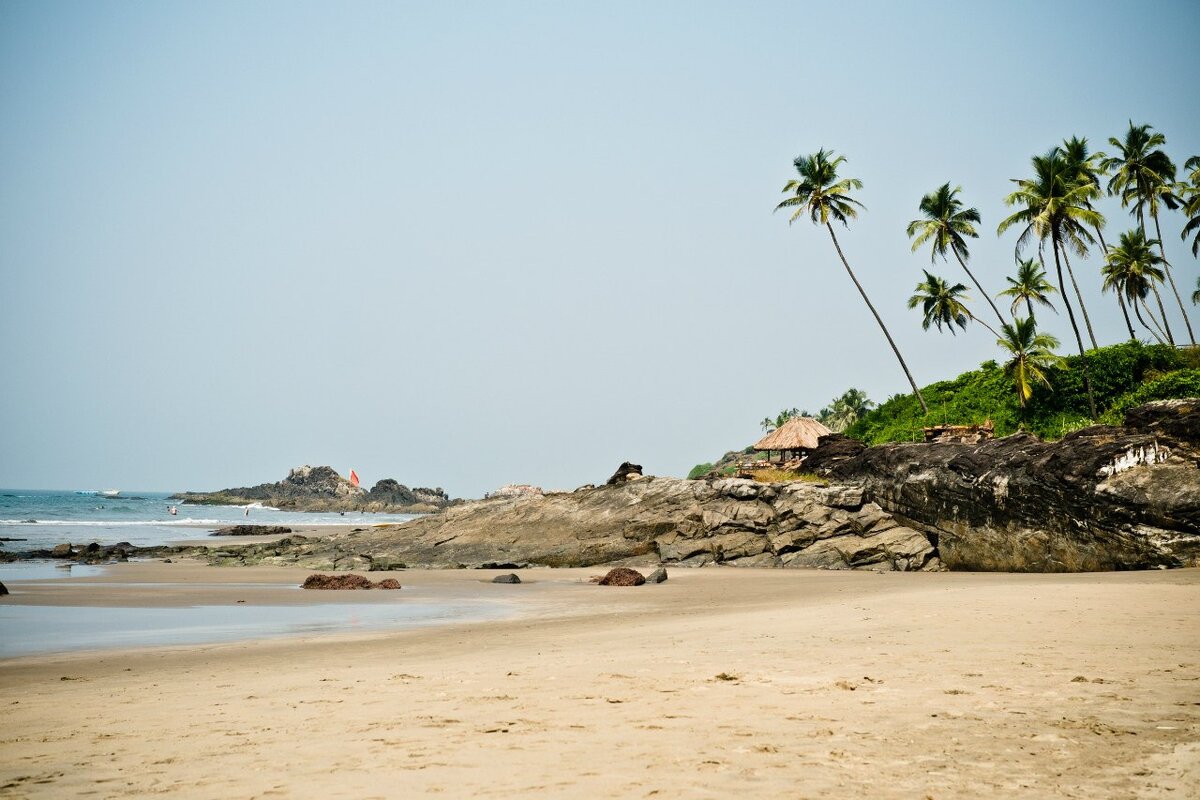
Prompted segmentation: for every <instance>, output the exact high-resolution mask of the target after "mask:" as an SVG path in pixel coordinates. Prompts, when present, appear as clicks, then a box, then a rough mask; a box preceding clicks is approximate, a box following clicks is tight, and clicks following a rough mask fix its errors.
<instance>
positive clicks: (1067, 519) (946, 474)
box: [806, 399, 1200, 572]
mask: <svg viewBox="0 0 1200 800" xmlns="http://www.w3.org/2000/svg"><path fill="white" fill-rule="evenodd" d="M1198 465H1200V400H1198V399H1190V400H1167V401H1159V402H1156V403H1149V404H1147V405H1144V406H1139V407H1138V408H1135V409H1133V410H1131V411H1130V412H1129V414H1128V415H1127V418H1126V424H1125V425H1124V426H1122V427H1110V426H1103V425H1097V426H1093V427H1090V428H1084V429H1082V430H1079V431H1075V432H1074V433H1071V434H1068V435H1067V436H1065V437H1063V438H1062V439H1061V440H1060V441H1057V442H1043V441H1041V440H1039V439H1037V438H1036V437H1034V436H1032V435H1030V434H1014V435H1012V436H1007V437H1005V438H1003V439H995V440H991V441H987V442H982V443H979V444H973V445H969V444H890V445H881V446H878V447H870V448H864V447H862V446H861V445H858V446H855V445H853V444H851V443H849V441H847V440H845V437H840V438H839V437H822V441H821V446H820V447H818V449H817V450H815V451H813V453H812V454H811V455H810V456H809V460H808V462H806V467H807V468H809V469H812V470H814V471H816V472H817V473H818V474H821V475H824V476H827V477H828V478H830V479H831V480H834V481H838V482H841V483H848V484H852V485H856V486H858V487H860V488H861V490H862V491H863V493H864V496H865V497H866V498H867V499H868V500H869V501H870V502H871V503H873V504H877V505H878V506H879V507H880V508H881V509H882V510H884V511H886V512H888V513H889V514H891V515H892V516H894V517H896V518H897V519H900V520H902V521H903V522H904V524H906V525H907V526H909V527H910V528H919V529H920V530H921V531H923V532H924V533H925V534H926V535H927V536H928V537H930V538H931V539H932V540H933V541H935V542H936V544H937V549H938V553H939V556H940V559H941V561H942V562H943V563H944V564H945V565H946V566H947V567H949V568H950V569H970V570H1013V571H1033V572H1060V571H1087V570H1108V569H1136V568H1146V567H1153V566H1160V565H1161V566H1196V565H1200V466H1198ZM878 524H879V523H874V525H878ZM871 530H872V531H873V530H875V528H874V527H872V528H871ZM888 546H889V548H890V549H891V550H892V551H893V553H894V554H895V555H896V557H897V558H904V559H911V558H913V555H912V553H911V552H910V551H911V548H906V547H905V545H904V543H903V542H899V541H892V542H890V543H889V545H888Z"/></svg>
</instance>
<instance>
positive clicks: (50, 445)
mask: <svg viewBox="0 0 1200 800" xmlns="http://www.w3.org/2000/svg"><path fill="white" fill-rule="evenodd" d="M1197 30H1200V3H1197V2H1195V0H1180V1H1179V2H1053V3H1044V2H1003V3H1001V2H994V3H986V4H984V3H971V2H946V3H942V2H924V3H920V4H901V3H891V2H858V3H847V2H838V3H820V4H817V3H798V2H795V0H790V1H789V2H771V3H766V2H764V3H752V4H747V3H741V2H739V3H694V2H688V3H652V4H646V3H642V2H630V3H621V2H602V3H601V2H597V3H587V4H583V3H551V2H544V3H515V2H514V3H503V2H494V3H467V2H456V3H422V4H415V3H398V2H390V3H365V2H353V3H337V4H335V3H295V2H288V3H268V2H253V3H245V2H233V3H220V2H191V3H188V2H171V3H154V2H119V3H116V2H78V3H65V2H48V1H47V0H37V1H36V2H13V1H12V0H5V2H3V3H0V187H2V188H0V269H2V277H3V283H2V286H3V288H2V289H0V359H2V361H0V364H2V369H3V391H2V392H0V486H7V487H23V488H36V487H44V488H89V489H90V488H104V487H109V486H114V487H120V488H123V489H137V488H142V489H172V490H174V489H215V488H218V487H223V486H229V485H245V484H252V483H259V482H262V481H267V480H276V479H278V478H281V477H282V476H283V475H284V474H286V472H287V470H288V468H290V467H292V466H296V465H298V464H303V463H311V464H330V465H333V466H334V467H335V468H337V469H339V470H340V471H341V472H343V473H344V474H348V473H349V470H350V469H351V468H352V467H353V468H356V469H357V470H358V472H359V474H360V475H361V476H362V478H363V480H364V482H367V483H368V484H370V483H373V482H374V481H375V480H377V479H379V478H382V477H394V478H396V479H398V480H399V481H401V482H402V483H406V484H409V485H425V486H442V487H444V488H445V489H446V490H447V491H448V492H450V493H451V494H452V495H454V496H478V495H481V494H482V493H483V492H485V491H488V490H490V489H494V488H496V487H498V486H500V485H502V484H505V483H509V482H532V483H537V484H541V485H544V486H547V487H560V488H571V487H574V486H576V485H579V484H582V483H585V482H596V481H602V480H604V479H606V478H607V477H608V476H609V474H611V472H612V471H613V469H614V468H615V467H616V465H617V464H618V463H620V462H621V461H624V460H631V461H635V462H638V463H641V464H643V465H644V466H645V467H646V470H647V471H648V472H651V473H655V474H674V475H680V474H683V473H686V471H687V470H688V469H689V468H690V467H691V466H692V465H693V464H695V463H697V462H699V461H706V460H712V459H713V458H715V457H717V456H719V455H720V454H721V453H722V452H723V451H725V450H726V449H730V448H734V447H740V446H744V445H746V444H748V443H750V442H752V441H754V439H755V438H756V437H757V436H758V435H760V431H759V430H758V427H757V422H758V420H760V419H761V418H762V417H763V416H765V415H767V414H774V413H775V412H776V411H778V410H779V409H780V408H783V407H786V406H793V405H795V406H801V407H807V408H810V409H813V410H815V409H817V408H819V407H820V406H821V405H823V404H825V403H827V402H828V401H829V400H830V399H831V398H832V397H833V396H835V395H836V394H839V393H840V392H842V391H843V390H845V389H846V388H848V387H850V386H856V387H859V388H862V389H865V390H866V391H867V392H868V394H869V395H870V396H871V397H872V398H874V399H876V400H882V399H884V398H886V397H888V396H889V395H891V394H894V393H897V392H902V391H907V390H908V387H907V385H906V383H905V381H904V377H903V375H902V373H901V372H900V371H899V369H898V367H897V366H896V363H895V361H894V359H893V358H892V355H891V353H890V352H889V351H888V350H887V348H886V343H885V342H884V340H883V338H882V337H881V335H880V333H879V330H878V328H877V327H876V326H875V324H874V322H873V321H872V319H871V318H870V316H869V314H868V312H867V310H866V308H865V307H864V306H863V304H862V302H861V301H860V300H859V298H858V296H857V295H856V294H855V291H854V288H853V286H852V285H851V283H850V282H849V280H848V279H847V277H846V275H845V273H844V271H843V269H842V267H841V265H840V264H839V262H838V261H837V260H836V255H835V253H834V251H833V248H832V246H831V244H830V242H829V237H828V236H827V234H826V233H825V232H824V231H823V230H821V229H818V228H815V227H814V226H812V225H811V224H809V223H807V222H803V223H797V224H796V225H794V226H791V227H789V226H788V224H787V219H786V216H784V215H783V214H773V213H772V208H773V207H774V205H775V204H776V203H777V202H778V201H779V200H780V199H781V198H782V195H781V194H780V190H781V188H782V186H783V184H784V183H785V182H786V181H787V180H788V179H789V178H791V177H792V175H793V174H794V170H793V167H792V159H793V158H794V157H795V156H797V155H799V154H801V153H810V152H813V151H816V150H817V149H818V148H820V147H827V148H833V149H835V150H836V151H837V152H839V153H842V154H844V155H846V156H847V158H848V159H849V160H848V163H847V164H846V166H845V174H847V175H851V176H855V177H858V178H860V179H862V180H863V182H864V184H865V187H864V189H863V190H862V192H861V193H860V195H859V197H860V199H861V200H862V201H863V202H864V203H865V204H866V206H867V211H866V212H865V213H864V214H863V215H862V216H861V217H860V219H859V220H858V221H857V222H855V223H853V224H852V226H851V227H850V229H849V230H846V231H845V232H844V233H841V234H840V237H841V241H842V244H843V246H844V248H845V250H846V253H847V256H848V258H849V259H850V260H851V263H852V264H853V265H855V267H856V268H857V269H858V271H859V274H860V276H861V278H862V280H863V281H864V283H865V284H866V286H867V289H868V291H869V292H870V293H871V295H872V296H873V298H874V299H875V300H876V302H877V305H878V306H879V308H880V310H881V313H882V314H883V316H884V318H885V319H886V321H887V322H888V323H889V325H890V326H891V328H892V330H893V332H894V334H895V336H896V338H897V340H898V343H899V345H900V347H901V349H902V350H903V351H904V353H905V354H906V356H907V358H908V360H909V363H910V365H911V366H912V368H913V371H914V372H915V374H916V378H917V380H918V382H920V383H929V382H932V381H934V380H937V379H941V378H945V377H950V376H952V375H954V374H957V373H958V372H960V371H962V370H964V369H969V368H972V367H974V366H976V365H978V364H979V363H980V362H982V361H984V360H986V359H990V358H994V357H997V354H998V350H997V348H996V347H995V345H994V343H993V341H992V338H991V337H990V336H988V335H987V334H986V333H985V332H983V331H982V330H978V329H977V330H972V331H968V332H966V333H965V334H961V335H959V336H957V337H950V336H948V335H945V334H942V335H939V334H937V333H935V332H928V333H926V332H923V331H922V330H921V328H920V325H919V319H918V316H917V314H916V312H910V311H908V310H907V309H906V308H905V300H906V299H907V297H908V296H909V294H911V292H912V289H913V287H914V285H915V284H916V283H917V281H918V280H919V279H920V277H921V272H920V270H921V269H922V268H923V267H927V266H928V265H929V259H928V256H927V255H926V254H924V253H921V254H910V252H909V244H908V240H907V237H906V235H905V226H906V225H907V223H908V222H909V221H910V220H911V219H913V218H914V217H915V216H916V211H917V202H918V200H919V199H920V197H921V195H922V194H923V193H925V192H927V191H930V190H931V189H933V188H934V187H935V186H937V185H939V184H941V183H943V182H945V181H947V180H949V181H952V182H954V183H956V184H962V186H963V193H962V198H963V199H964V200H965V201H966V202H967V203H968V204H971V205H975V206H977V207H978V208H979V209H980V211H981V213H982V214H983V218H984V221H983V226H982V237H981V238H980V239H979V240H978V241H977V242H975V243H973V244H972V253H973V264H974V265H975V266H976V267H977V268H978V273H979V274H980V277H981V280H983V281H984V285H985V286H986V287H989V288H991V290H992V291H993V292H995V291H998V290H999V289H1001V288H1002V287H1003V276H1004V275H1005V274H1007V273H1008V272H1009V271H1010V270H1011V267H1012V260H1013V256H1012V251H1013V245H1014V242H1015V237H1016V233H1015V232H1012V233H1010V234H1008V235H1006V236H1005V237H1004V238H998V237H997V236H996V235H995V230H996V223H997V222H998V221H999V220H1000V219H1001V218H1002V216H1004V215H1006V213H1007V211H1006V208H1005V206H1004V205H1003V202H1002V199H1003V197H1004V196H1005V195H1006V194H1007V193H1008V192H1009V191H1010V190H1011V184H1010V183H1009V179H1010V178H1015V177H1022V176H1025V175H1026V174H1027V173H1028V172H1029V168H1028V166H1029V158H1030V156H1032V155H1033V154H1035V153H1041V152H1044V151H1045V150H1046V149H1048V148H1049V147H1051V146H1052V145H1054V144H1056V143H1058V142H1060V141H1061V140H1062V139H1063V138H1064V137H1067V136H1071V135H1079V136H1086V137H1088V138H1089V140H1090V141H1091V142H1092V143H1093V146H1094V147H1096V148H1099V149H1104V148H1105V147H1107V138H1108V137H1109V136H1114V135H1120V134H1122V133H1123V131H1124V129H1125V127H1126V125H1127V121H1128V120H1129V119H1130V118H1132V119H1133V120H1134V121H1135V122H1139V123H1140V122H1148V123H1151V124H1152V125H1154V126H1155V127H1156V128H1157V129H1158V130H1161V131H1162V132H1163V133H1165V134H1166V136H1167V139H1168V151H1169V152H1170V153H1171V154H1172V156H1173V157H1174V158H1175V160H1176V161H1177V162H1178V163H1180V164H1182V162H1183V160H1184V159H1185V158H1186V157H1187V156H1189V155H1192V154H1195V153H1200V102H1198V100H1197V94H1196V83H1195V79H1196V75H1197V74H1198V73H1200V48H1197V47H1196V43H1195V36H1196V31H1197ZM1108 149H1110V150H1111V148H1108ZM1102 210H1103V211H1104V212H1105V213H1106V214H1108V215H1109V219H1110V222H1109V230H1110V231H1111V234H1110V235H1111V237H1112V238H1116V233H1117V232H1118V231H1120V230H1124V229H1126V228H1127V227H1128V226H1130V225H1131V218H1130V217H1128V216H1127V214H1126V212H1125V211H1123V210H1122V209H1120V208H1119V207H1118V206H1115V205H1112V204H1108V205H1105V206H1104V207H1103V208H1102ZM1164 222H1165V230H1164V236H1165V238H1166V239H1167V242H1168V255H1170V256H1172V258H1173V261H1174V262H1175V263H1176V264H1177V269H1178V273H1179V276H1180V277H1181V279H1182V280H1183V283H1184V285H1186V286H1187V287H1188V290H1189V293H1190V291H1191V289H1193V288H1194V287H1195V283H1196V275H1197V261H1196V260H1195V259H1193V258H1192V256H1191V253H1190V251H1188V250H1186V249H1185V248H1184V246H1183V244H1182V243H1181V242H1180V241H1179V239H1178V231H1179V228H1180V225H1181V224H1182V223H1181V219H1180V218H1179V217H1177V216H1169V217H1168V218H1166V219H1165V220H1164ZM1098 263H1099V262H1098V260H1096V259H1093V260H1092V261H1091V262H1089V263H1084V264H1077V268H1079V269H1078V271H1079V272H1080V273H1082V274H1083V275H1085V276H1086V277H1085V278H1084V280H1083V282H1084V284H1085V291H1086V292H1087V295H1086V296H1087V299H1088V301H1089V309H1090V310H1091V311H1092V314H1093V322H1094V323H1095V324H1096V327H1097V335H1098V337H1099V338H1100V339H1101V340H1102V343H1112V342H1115V341H1118V340H1120V339H1121V338H1122V337H1123V324H1122V322H1121V320H1120V314H1119V311H1118V310H1117V307H1116V304H1115V302H1113V300H1112V298H1111V297H1105V298H1101V296H1100V295H1099V279H1098V278H1097V277H1096V272H1097V268H1098ZM936 271H937V272H938V273H940V274H943V275H946V276H948V277H951V278H953V279H954V280H956V281H957V280H965V277H964V276H963V275H962V274H961V270H959V269H958V267H957V266H953V267H951V266H949V265H939V266H938V267H937V270H936ZM1182 288H1183V287H1182V286H1181V289H1182ZM977 302H979V300H978V299H977ZM1177 313H1178V312H1176V314H1177ZM1050 316H1053V315H1050ZM1195 316H1196V317H1197V318H1198V321H1200V313H1197V314H1195ZM1050 325H1051V328H1052V332H1053V333H1055V334H1057V335H1058V336H1059V337H1060V338H1062V339H1063V340H1064V342H1066V341H1067V339H1068V338H1069V336H1070V332H1069V328H1068V327H1067V326H1066V322H1065V319H1053V320H1051V322H1050ZM1179 327H1180V328H1181V329H1182V325H1181V324H1180V325H1179Z"/></svg>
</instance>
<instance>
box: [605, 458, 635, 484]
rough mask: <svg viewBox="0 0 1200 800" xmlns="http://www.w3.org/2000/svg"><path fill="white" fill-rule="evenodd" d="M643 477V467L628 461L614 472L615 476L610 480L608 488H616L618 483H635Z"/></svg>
mask: <svg viewBox="0 0 1200 800" xmlns="http://www.w3.org/2000/svg"><path fill="white" fill-rule="evenodd" d="M641 477H642V465H641V464H633V463H630V462H628V461H626V462H623V463H622V464H621V466H619V467H617V471H616V472H614V473H613V476H612V477H611V478H609V479H608V483H607V484H606V485H607V486H616V485H617V484H618V483H625V482H626V481H635V480H637V479H638V478H641Z"/></svg>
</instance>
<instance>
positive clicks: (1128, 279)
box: [1102, 228, 1166, 342]
mask: <svg viewBox="0 0 1200 800" xmlns="http://www.w3.org/2000/svg"><path fill="white" fill-rule="evenodd" d="M1156 244H1160V242H1156V241H1155V240H1154V239H1149V240H1147V239H1146V237H1145V236H1144V235H1143V234H1142V232H1141V230H1138V229H1136V228H1135V229H1134V230H1132V231H1128V232H1126V233H1122V234H1121V240H1120V243H1119V244H1118V245H1117V246H1116V247H1112V248H1109V251H1108V257H1107V258H1106V263H1105V265H1104V269H1103V271H1102V274H1103V275H1104V289H1105V290H1112V291H1116V292H1120V293H1121V294H1123V295H1125V297H1126V298H1128V300H1129V304H1130V305H1131V306H1133V312H1134V314H1135V315H1136V316H1137V318H1138V322H1140V323H1142V327H1144V328H1145V329H1146V330H1148V331H1150V334H1151V335H1152V336H1154V338H1155V339H1158V341H1159V342H1162V341H1163V337H1162V336H1159V335H1158V333H1155V331H1154V330H1153V329H1152V328H1151V327H1150V326H1149V325H1147V324H1146V320H1145V319H1143V318H1142V314H1141V311H1140V310H1139V309H1138V303H1141V306H1142V308H1144V309H1145V310H1146V315H1147V316H1148V317H1150V321H1151V322H1153V323H1154V324H1155V326H1156V327H1158V328H1159V331H1160V332H1162V333H1163V334H1164V335H1165V326H1162V325H1159V322H1158V320H1156V319H1155V318H1154V314H1153V312H1151V311H1150V308H1149V306H1147V305H1146V296H1147V295H1148V294H1149V293H1150V292H1151V291H1153V292H1154V296H1155V299H1157V300H1158V311H1159V314H1161V315H1162V317H1163V319H1165V318H1166V310H1165V309H1164V308H1163V304H1162V297H1161V296H1160V295H1159V293H1158V284H1160V283H1162V282H1163V280H1164V276H1163V271H1162V270H1161V269H1159V265H1160V264H1163V263H1165V262H1164V261H1163V259H1162V256H1160V255H1158V254H1157V253H1155V252H1154V250H1153V247H1154V245H1156Z"/></svg>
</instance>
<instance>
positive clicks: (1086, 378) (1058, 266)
mask: <svg viewBox="0 0 1200 800" xmlns="http://www.w3.org/2000/svg"><path fill="white" fill-rule="evenodd" d="M1050 242H1051V244H1052V245H1053V246H1054V269H1055V271H1056V272H1057V273H1058V291H1059V292H1061V293H1062V301H1063V305H1064V306H1066V307H1067V319H1068V320H1070V322H1071V330H1072V331H1074V332H1075V343H1076V344H1077V345H1079V363H1080V365H1081V366H1082V367H1083V385H1084V388H1086V389H1087V396H1088V408H1089V409H1090V410H1091V412H1092V421H1093V422H1095V421H1096V418H1097V416H1099V415H1098V414H1096V398H1095V396H1094V395H1093V394H1092V376H1091V375H1090V374H1089V373H1088V363H1087V353H1086V352H1084V349H1083V337H1082V336H1080V335H1079V325H1078V324H1076V322H1075V312H1074V311H1073V310H1072V309H1071V301H1070V300H1068V299H1067V292H1066V286H1065V285H1064V284H1063V271H1062V262H1061V261H1059V260H1058V229H1057V228H1051V229H1050Z"/></svg>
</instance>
